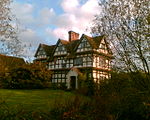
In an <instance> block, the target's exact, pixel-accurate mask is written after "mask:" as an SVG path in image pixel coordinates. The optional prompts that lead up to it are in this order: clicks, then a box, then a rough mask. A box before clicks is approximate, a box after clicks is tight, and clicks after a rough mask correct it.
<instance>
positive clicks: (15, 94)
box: [0, 89, 75, 111]
mask: <svg viewBox="0 0 150 120" xmlns="http://www.w3.org/2000/svg"><path fill="white" fill-rule="evenodd" d="M74 96H75V94H73V93H71V92H65V91H61V90H7V89H0V101H1V102H2V101H4V102H5V103H6V105H7V106H8V107H9V108H11V109H13V108H16V107H22V108H23V109H25V110H29V111H30V110H31V111H33V110H40V111H47V110H50V109H51V108H53V107H55V103H56V102H62V103H63V102H65V101H67V100H70V99H72V98H73V97H74Z"/></svg>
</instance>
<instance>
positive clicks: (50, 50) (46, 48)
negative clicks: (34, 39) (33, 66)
mask: <svg viewBox="0 0 150 120" xmlns="http://www.w3.org/2000/svg"><path fill="white" fill-rule="evenodd" d="M40 47H42V48H43V50H44V51H45V54H46V55H47V56H51V55H52V54H53V50H54V48H55V47H56V45H51V46H49V45H45V44H40V45H39V47H38V50H37V51H36V53H35V57H36V56H37V53H38V51H39V49H40Z"/></svg>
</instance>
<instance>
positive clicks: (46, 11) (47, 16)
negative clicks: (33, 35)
mask: <svg viewBox="0 0 150 120" xmlns="http://www.w3.org/2000/svg"><path fill="white" fill-rule="evenodd" d="M54 18H55V11H54V10H53V8H47V7H45V8H43V9H41V10H40V12H39V16H38V24H39V25H41V26H42V25H48V24H51V23H52V21H53V20H54Z"/></svg>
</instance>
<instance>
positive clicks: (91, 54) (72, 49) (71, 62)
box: [35, 31, 112, 89]
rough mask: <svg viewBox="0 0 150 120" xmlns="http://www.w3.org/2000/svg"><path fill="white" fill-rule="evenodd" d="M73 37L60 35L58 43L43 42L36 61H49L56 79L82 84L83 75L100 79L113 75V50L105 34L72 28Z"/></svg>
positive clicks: (74, 86)
mask: <svg viewBox="0 0 150 120" xmlns="http://www.w3.org/2000/svg"><path fill="white" fill-rule="evenodd" d="M68 33H69V40H68V41H67V40H61V39H59V40H58V41H57V43H56V45H51V46H49V45H45V44H40V45H39V47H38V49H37V51H36V54H35V57H36V59H35V61H36V62H37V61H38V62H43V63H46V64H47V68H48V69H50V70H51V71H52V72H53V75H52V78H51V80H52V83H57V84H59V83H65V84H66V86H67V88H72V89H77V88H78V87H79V84H78V83H79V81H78V79H79V76H80V75H84V76H86V79H89V80H94V82H96V83H100V81H101V80H104V79H106V78H109V77H110V73H109V72H110V70H111V59H112V52H111V50H110V47H109V44H108V42H107V41H106V37H105V36H97V37H89V36H87V35H84V34H83V35H82V36H81V38H80V39H79V34H78V33H76V32H73V31H69V32H68Z"/></svg>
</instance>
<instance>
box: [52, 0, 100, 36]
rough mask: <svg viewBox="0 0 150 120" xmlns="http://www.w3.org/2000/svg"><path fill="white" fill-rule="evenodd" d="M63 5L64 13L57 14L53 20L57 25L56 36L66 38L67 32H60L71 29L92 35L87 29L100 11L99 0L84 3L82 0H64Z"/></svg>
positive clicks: (89, 0)
mask: <svg viewBox="0 0 150 120" xmlns="http://www.w3.org/2000/svg"><path fill="white" fill-rule="evenodd" d="M61 6H62V9H63V11H64V13H63V14H61V15H58V16H56V18H55V21H54V22H53V24H55V25H56V26H57V28H56V29H54V31H55V33H56V34H57V35H56V36H58V37H59V38H60V37H62V38H63V39H66V37H65V36H67V34H65V35H62V34H60V33H61V32H63V34H64V33H68V31H69V30H74V31H76V32H79V33H86V34H88V35H90V32H89V31H86V29H90V27H91V26H92V20H93V19H94V15H96V14H98V13H99V12H100V7H99V5H98V0H86V1H84V3H83V4H81V0H62V3H61ZM58 28H59V29H58ZM56 31H57V32H56Z"/></svg>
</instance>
